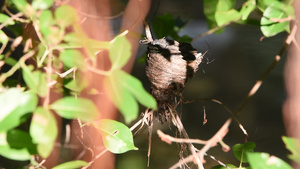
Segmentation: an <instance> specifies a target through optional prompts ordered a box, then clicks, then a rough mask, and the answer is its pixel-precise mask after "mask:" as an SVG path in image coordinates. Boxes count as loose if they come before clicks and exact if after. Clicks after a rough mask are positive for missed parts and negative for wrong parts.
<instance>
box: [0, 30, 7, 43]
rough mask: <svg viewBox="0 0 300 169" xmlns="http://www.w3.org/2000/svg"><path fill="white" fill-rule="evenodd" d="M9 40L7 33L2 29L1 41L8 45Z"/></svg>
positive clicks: (0, 31)
mask: <svg viewBox="0 0 300 169" xmlns="http://www.w3.org/2000/svg"><path fill="white" fill-rule="evenodd" d="M7 42H8V37H7V35H6V34H5V33H4V32H3V31H2V30H1V29H0V43H2V44H3V45H6V44H7Z"/></svg>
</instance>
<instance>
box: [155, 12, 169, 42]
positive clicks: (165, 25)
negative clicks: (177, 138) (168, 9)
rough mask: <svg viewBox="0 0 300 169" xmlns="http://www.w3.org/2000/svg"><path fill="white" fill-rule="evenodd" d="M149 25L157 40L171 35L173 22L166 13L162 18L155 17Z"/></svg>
mask: <svg viewBox="0 0 300 169" xmlns="http://www.w3.org/2000/svg"><path fill="white" fill-rule="evenodd" d="M151 25H152V28H153V31H154V32H155V35H156V36H157V38H163V37H166V36H168V35H171V34H172V31H173V30H174V26H175V20H174V18H173V16H172V15H171V14H169V13H166V14H164V15H162V16H157V17H156V18H155V20H154V21H153V22H152V23H151Z"/></svg>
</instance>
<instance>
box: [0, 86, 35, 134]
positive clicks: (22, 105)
mask: <svg viewBox="0 0 300 169" xmlns="http://www.w3.org/2000/svg"><path fill="white" fill-rule="evenodd" d="M37 103H38V98H37V96H36V95H35V94H33V93H32V92H26V93H23V92H21V91H20V90H19V89H17V88H10V89H8V90H6V91H4V92H2V93H0V112H1V113H0V132H6V131H8V130H10V129H12V128H14V127H17V126H19V125H20V124H21V123H22V122H23V120H24V119H22V118H23V117H24V115H25V114H27V113H31V112H33V111H34V110H35V108H36V106H37Z"/></svg>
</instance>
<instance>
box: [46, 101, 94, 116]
mask: <svg viewBox="0 0 300 169" xmlns="http://www.w3.org/2000/svg"><path fill="white" fill-rule="evenodd" d="M50 108H51V109H53V110H55V111H56V113H57V114H59V115H60V116H61V117H63V118H66V119H76V118H79V119H80V120H82V121H85V122H88V121H92V120H95V119H96V118H97V117H98V109H97V107H96V106H95V104H94V103H93V102H92V101H91V100H89V99H85V98H74V97H64V98H61V99H59V100H57V101H55V102H54V103H53V104H51V105H50Z"/></svg>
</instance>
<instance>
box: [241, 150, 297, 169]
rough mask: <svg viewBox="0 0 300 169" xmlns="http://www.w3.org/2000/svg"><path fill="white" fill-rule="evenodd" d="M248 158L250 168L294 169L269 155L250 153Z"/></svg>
mask: <svg viewBox="0 0 300 169" xmlns="http://www.w3.org/2000/svg"><path fill="white" fill-rule="evenodd" d="M247 158H248V161H249V164H250V167H251V168H255V169H292V167H291V166H290V165H289V164H288V163H286V162H285V161H283V160H281V159H280V158H278V157H275V156H270V155H269V154H268V153H256V152H248V153H247Z"/></svg>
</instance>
